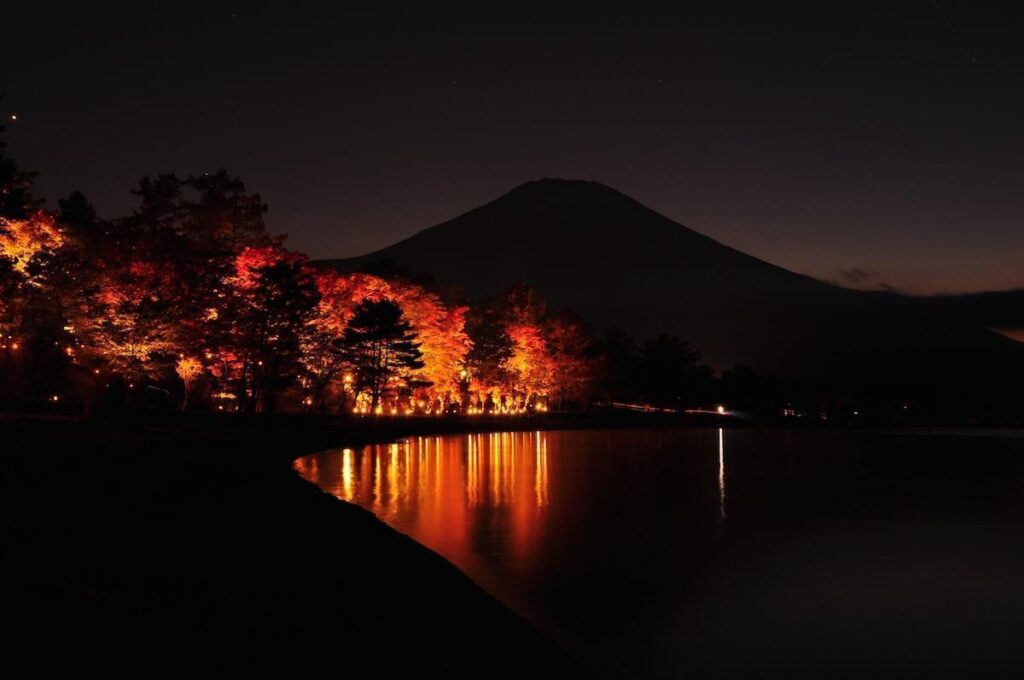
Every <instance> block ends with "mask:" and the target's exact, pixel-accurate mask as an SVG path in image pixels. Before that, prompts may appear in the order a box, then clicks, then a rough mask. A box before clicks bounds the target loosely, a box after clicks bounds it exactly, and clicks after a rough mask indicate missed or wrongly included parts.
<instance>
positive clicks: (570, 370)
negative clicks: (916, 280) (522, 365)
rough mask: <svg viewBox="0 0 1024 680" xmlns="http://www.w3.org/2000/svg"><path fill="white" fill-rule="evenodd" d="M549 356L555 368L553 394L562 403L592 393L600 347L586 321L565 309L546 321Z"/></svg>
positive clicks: (576, 400) (585, 396) (580, 399)
mask: <svg viewBox="0 0 1024 680" xmlns="http://www.w3.org/2000/svg"><path fill="white" fill-rule="evenodd" d="M544 331H545V332H544V336H545V339H546V340H547V349H548V355H549V358H550V362H551V365H552V367H553V370H552V374H551V382H550V384H551V393H552V395H553V396H554V397H555V398H556V399H557V400H558V402H559V404H560V405H561V406H563V407H564V406H565V404H566V403H567V402H576V403H579V402H582V401H584V400H585V399H586V398H587V397H588V396H590V394H591V392H592V390H593V387H594V381H595V376H596V372H597V367H596V363H597V362H596V357H595V354H596V348H595V347H594V343H593V341H592V340H591V336H590V333H589V332H588V330H587V328H586V326H585V325H584V323H583V320H582V319H580V318H579V317H578V316H576V315H574V314H571V313H569V312H562V313H560V314H558V315H556V316H554V317H552V318H550V319H548V321H547V323H546V324H545V329H544Z"/></svg>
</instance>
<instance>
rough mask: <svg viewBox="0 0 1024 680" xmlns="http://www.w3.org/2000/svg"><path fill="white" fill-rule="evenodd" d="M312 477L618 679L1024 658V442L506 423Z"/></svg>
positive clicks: (1018, 667)
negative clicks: (1023, 635) (542, 428)
mask: <svg viewBox="0 0 1024 680" xmlns="http://www.w3.org/2000/svg"><path fill="white" fill-rule="evenodd" d="M296 470H297V471H298V472H299V473H300V474H301V475H302V476H303V477H305V478H306V479H309V480H311V481H313V482H315V483H316V484H318V485H319V486H320V487H322V488H323V489H325V490H326V491H328V492H330V493H332V494H334V495H336V496H338V497H339V498H342V499H344V500H347V501H351V502H354V503H358V504H359V505H361V506H363V507H365V508H367V509H369V510H371V511H373V512H374V513H376V514H377V516H379V517H380V518H381V519H382V520H384V521H385V522H387V523H388V524H390V525H391V526H393V527H394V528H396V529H398V530H399V531H402V532H404V533H407V534H409V535H410V536H412V537H413V538H415V539H416V540H417V541H419V542H421V543H423V544H425V545H427V546H428V547H430V548H432V549H433V550H435V551H437V552H438V553H440V554H441V555H443V556H444V557H446V558H447V559H448V560H450V561H451V562H452V563H454V564H455V565H456V566H458V567H459V568H460V569H462V570H463V571H464V572H466V573H467V574H469V575H470V576H471V577H472V578H473V579H474V580H476V581H477V582H478V583H479V584H480V585H481V586H483V587H484V588H485V589H487V590H488V591H489V592H491V593H493V594H494V595H496V596H497V597H499V598H500V599H501V600H503V601H504V602H505V603H506V604H508V605H509V606H510V607H511V608H513V609H514V610H516V611H517V612H519V613H520V614H522V615H523V616H525V617H527V618H528V619H529V620H531V621H532V622H533V623H535V624H536V625H537V626H538V627H540V628H541V629H542V630H544V631H545V632H547V633H548V634H549V635H550V636H551V637H552V638H553V639H555V640H556V641H557V642H559V643H560V644H561V645H562V646H563V647H565V648H566V649H567V650H569V651H570V652H571V653H573V654H574V655H575V656H577V657H578V658H579V659H580V660H582V661H583V662H584V663H586V664H587V665H589V666H590V667H592V668H593V669H594V670H595V671H596V672H597V673H598V674H600V675H604V676H611V677H618V676H621V677H637V676H640V677H675V676H678V675H679V674H682V673H691V674H693V675H694V676H696V677H713V676H735V675H740V674H753V675H757V676H775V675H777V674H779V673H787V674H790V675H800V676H808V677H822V676H828V677H841V676H847V677H861V676H864V675H873V676H876V677H877V676H881V675H887V676H900V677H905V676H907V675H908V674H911V675H931V676H935V675H948V676H949V677H962V676H963V675H964V674H965V673H969V672H970V673H975V672H1000V673H1004V672H1005V673H1006V674H1020V673H1024V651H1021V650H1020V649H1018V647H1020V646H1021V645H1020V644H1019V643H1018V637H1019V631H1020V628H1021V627H1022V626H1024V548H1022V546H1024V439H1021V438H1019V437H1013V436H1007V437H1003V436H987V437H982V436H964V435H955V436H954V435H949V434H946V435H941V436H940V435H934V434H876V433H842V432H811V431H797V432H789V431H777V430H715V429H708V430H673V429H664V430H618V431H612V430H609V431H574V432H533V433H529V432H528V433H501V434H481V435H462V436H450V437H429V438H425V437H423V438H412V439H410V440H408V441H407V442H403V443H399V444H391V445H380V446H370V447H367V448H365V449H363V450H349V449H344V450H336V451H329V452H325V453H321V454H317V455H314V456H309V457H307V458H303V459H301V460H299V461H297V462H296ZM329 538H330V537H325V540H329Z"/></svg>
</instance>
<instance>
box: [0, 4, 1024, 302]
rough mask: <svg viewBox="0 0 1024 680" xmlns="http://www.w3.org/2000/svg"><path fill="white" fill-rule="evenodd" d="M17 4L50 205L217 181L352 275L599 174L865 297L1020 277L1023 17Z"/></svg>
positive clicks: (724, 9) (6, 56) (902, 7)
mask: <svg viewBox="0 0 1024 680" xmlns="http://www.w3.org/2000/svg"><path fill="white" fill-rule="evenodd" d="M12 4H13V3H11V4H8V5H6V6H5V7H4V8H3V9H2V10H0V21H2V23H3V24H5V26H4V28H3V31H2V34H3V39H2V41H0V91H3V92H4V93H6V99H5V100H4V101H3V102H0V108H2V109H3V112H4V115H5V118H7V119H8V120H7V123H8V128H9V133H8V134H9V140H10V144H11V153H12V155H14V157H15V158H17V159H18V161H19V162H20V163H21V165H23V166H25V167H27V168H31V169H38V170H40V171H41V172H42V174H41V176H40V180H39V190H38V192H39V193H41V194H43V195H45V196H47V197H48V198H49V199H50V201H51V204H54V203H55V199H56V198H57V197H58V196H60V195H63V194H66V193H68V192H69V191H71V190H72V189H81V190H83V191H85V192H86V194H87V195H89V196H90V197H91V198H92V200H93V201H94V202H95V203H96V205H97V207H98V208H99V209H100V212H101V214H104V215H105V216H114V215H118V214H123V213H124V212H126V211H128V210H130V209H131V207H132V205H133V200H132V197H131V196H130V194H129V193H128V192H129V189H130V188H131V187H132V186H133V185H134V183H135V182H136V181H137V180H138V178H139V177H140V176H142V175H143V174H147V173H148V174H155V173H159V172H171V171H173V172H178V173H181V174H189V173H193V172H202V171H204V170H209V169H215V168H218V167H226V168H227V169H228V170H230V171H231V172H233V173H235V174H238V175H240V176H241V177H242V178H243V179H244V180H245V181H246V183H247V184H248V186H249V188H250V189H252V190H255V191H258V192H259V193H261V194H262V195H263V197H264V198H265V199H266V200H267V201H268V202H269V203H270V214H269V217H268V221H269V224H270V226H271V227H272V229H274V230H275V231H281V232H287V233H288V234H289V235H290V240H289V243H290V245H291V247H293V248H297V249H299V250H303V251H306V252H308V253H309V254H310V255H311V256H313V257H341V256H349V255H357V254H362V253H364V252H367V251H370V250H373V249H376V248H379V247H382V246H385V245H388V244H390V243H392V242H394V241H396V240H398V239H401V238H403V237H406V236H409V235H410V234H412V233H413V232H415V231H417V230H419V229H421V228H424V227H427V226H430V225H432V224H435V223H437V222H440V221H443V220H445V219H448V218H450V217H454V216H455V215H457V214H458V213H461V212H464V211H465V210H467V209H469V208H472V207H475V206H476V205H479V204H481V203H483V202H486V201H488V200H491V199H493V198H495V197H496V196H498V195H500V194H502V193H504V192H505V191H507V190H509V189H511V188H512V187H513V186H515V185H518V184H520V183H522V182H524V181H527V180H530V179H537V178H540V177H545V176H547V177H569V178H580V179H595V180H598V181H601V182H603V183H605V184H608V185H610V186H613V187H615V188H617V189H619V190H620V191H623V192H625V193H627V194H629V195H631V196H633V197H634V198H636V199H638V200H640V201H641V202H643V203H646V204H647V205H649V206H650V207H652V208H654V209H655V210H658V211H659V212H661V213H663V214H665V215H667V216H668V217H670V218H672V219H675V220H677V221H679V222H682V223H684V224H686V225H688V226H690V227H692V228H694V229H696V230H698V231H701V232H703V233H705V234H707V235H709V236H712V237H713V238H716V239H718V240H720V241H722V242H724V243H726V244H728V245H731V246H733V247H735V248H738V249H740V250H743V251H745V252H748V253H750V254H752V255H756V256H758V257H761V258H764V259H767V260H769V261H771V262H774V263H777V264H780V265H783V266H785V267H788V268H790V269H794V270H797V271H801V272H805V273H808V274H812V275H814V276H818V277H821V278H825V279H828V280H832V281H836V282H840V283H844V284H846V285H857V286H862V287H876V286H881V285H892V286H896V287H898V288H900V289H904V290H908V291H913V292H931V291H960V290H978V289H989V288H1006V287H1014V286H1024V266H1022V255H1024V228H1022V226H1024V225H1022V224H1021V221H1022V217H1024V136H1022V134H1021V131H1022V130H1024V87H1022V86H1024V82H1022V73H1024V71H1022V68H1024V41H1021V39H1020V35H1021V33H1022V31H1024V8H1021V9H1014V8H1012V7H1010V6H1009V3H987V6H983V5H984V4H986V3H972V2H961V1H959V0H942V1H941V2H938V3H936V2H932V1H931V0H920V1H915V2H902V3H879V4H866V3H854V2H840V3H816V4H830V5H834V6H832V7H816V6H815V5H814V4H810V3H808V4H807V5H802V4H788V3H775V2H773V3H758V8H756V9H755V8H752V7H750V6H748V5H746V4H743V3H708V2H702V3H696V4H694V5H693V6H692V7H689V6H687V4H686V3H674V5H675V6H674V7H672V8H671V9H659V10H654V9H650V10H648V9H641V8H638V7H637V6H635V5H632V4H630V3H619V6H618V8H617V9H615V10H605V9H600V8H598V7H597V6H596V5H597V3H594V4H593V5H581V6H578V7H575V8H570V7H568V6H564V5H563V6H562V7H560V8H556V7H555V6H554V5H555V3H545V4H540V5H529V4H520V3H502V4H496V3H495V4H492V3H483V2H479V3H474V4H472V5H464V6H457V5H455V4H450V3H445V5H446V6H445V7H444V8H438V7H427V5H428V4H433V3H422V4H420V5H419V6H417V7H414V8H411V9H410V8H399V7H390V8H384V9H382V8H374V7H370V6H371V5H375V4H377V3H361V4H362V5H363V6H362V7H360V8H359V9H349V8H348V7H346V6H345V3H338V6H337V7H335V8H333V9H327V8H314V7H313V6H309V7H304V6H302V4H301V3H298V2H289V3H281V4H279V5H272V4H259V5H247V4H245V3H234V4H225V3H218V2H208V3H203V4H201V5H200V4H196V5H193V6H188V5H186V4H185V3H145V6H141V5H143V3H138V4H139V5H140V6H137V7H133V6H128V5H127V3H126V4H125V6H122V7H113V6H108V5H104V4H103V3H92V2H90V3H75V5H73V6H70V7H63V6H60V5H58V4H55V3H45V2H40V3H25V2H22V3H17V5H18V6H11V5H12ZM751 4H752V3H751ZM30 5H31V6H30ZM711 5H714V7H711ZM172 6H173V7H172ZM12 113H16V114H17V116H18V120H17V121H14V122H11V121H10V115H11V114H12ZM624 238H628V235H624Z"/></svg>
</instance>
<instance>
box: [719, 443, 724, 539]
mask: <svg viewBox="0 0 1024 680" xmlns="http://www.w3.org/2000/svg"><path fill="white" fill-rule="evenodd" d="M718 519H719V521H720V522H725V430H723V429H722V428H718Z"/></svg>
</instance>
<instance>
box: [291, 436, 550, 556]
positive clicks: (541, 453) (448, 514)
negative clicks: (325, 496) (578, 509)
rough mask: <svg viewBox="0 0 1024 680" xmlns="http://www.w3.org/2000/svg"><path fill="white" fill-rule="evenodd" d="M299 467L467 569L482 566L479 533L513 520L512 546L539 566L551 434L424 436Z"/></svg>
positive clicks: (298, 463)
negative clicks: (476, 541) (501, 518)
mask: <svg viewBox="0 0 1024 680" xmlns="http://www.w3.org/2000/svg"><path fill="white" fill-rule="evenodd" d="M294 467H295V470H296V471H297V472H298V473H299V475H300V476H302V477H303V478H304V479H307V480H309V481H311V482H313V483H315V484H317V485H318V486H319V487H320V488H322V489H324V490H326V491H328V492H329V493H332V494H334V495H335V496H337V497H338V498H341V499H342V500H346V501H350V502H353V503H356V504H358V505H361V506H363V507H366V508H368V509H370V510H372V511H373V512H374V513H375V514H376V515H377V516H378V517H380V518H381V519H383V520H384V521H386V522H387V523H389V524H391V525H392V526H394V527H395V528H397V529H398V530H400V531H403V532H405V533H409V534H412V535H413V536H415V537H416V538H417V540H419V541H420V542H422V543H425V544H427V545H430V546H431V547H432V548H434V549H436V550H438V552H440V553H442V554H443V555H445V556H446V557H448V558H449V559H451V560H452V561H453V562H455V563H456V564H457V565H459V566H462V567H464V568H465V567H468V566H471V565H472V564H475V563H476V561H477V557H476V551H475V550H474V536H473V535H472V534H473V532H474V531H486V530H488V527H490V526H494V525H495V521H496V519H497V516H496V515H495V513H500V515H503V516H504V517H505V520H506V521H505V522H501V524H503V525H504V526H507V527H508V531H507V534H503V540H505V541H507V545H506V546H505V549H507V550H508V551H509V552H510V553H511V554H513V555H515V556H516V557H517V562H518V563H519V564H525V563H527V562H529V561H531V560H530V558H532V557H533V555H534V554H535V553H536V550H537V547H538V544H539V541H540V536H539V533H540V530H541V528H542V526H543V519H544V517H543V515H544V513H545V512H546V511H547V505H548V444H547V434H546V433H543V432H515V433H501V434H490V435H480V434H471V435H466V436H460V437H449V438H443V439H442V438H440V437H417V438H412V439H410V440H409V441H408V442H402V443H395V444H385V445H375V446H368V447H366V448H364V449H363V450H361V451H358V452H357V451H353V450H352V449H342V450H341V451H330V452H326V453H321V454H317V455H315V456H309V457H306V458H303V459H300V460H298V461H296V462H295V466H294ZM477 566H479V565H477Z"/></svg>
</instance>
